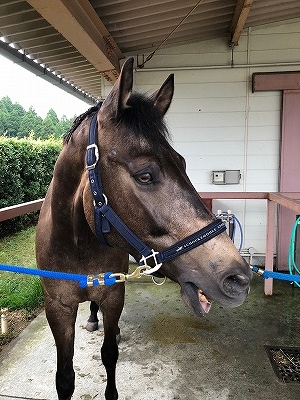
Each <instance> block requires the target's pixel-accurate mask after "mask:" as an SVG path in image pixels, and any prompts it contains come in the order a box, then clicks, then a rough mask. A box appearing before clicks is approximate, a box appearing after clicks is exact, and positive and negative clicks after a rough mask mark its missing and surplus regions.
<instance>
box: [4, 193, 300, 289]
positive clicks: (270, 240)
mask: <svg viewBox="0 0 300 400" xmlns="http://www.w3.org/2000/svg"><path fill="white" fill-rule="evenodd" d="M199 195H200V196H201V197H202V198H203V199H206V200H208V201H212V200H221V199H234V200H237V199H240V200H245V199H252V200H255V199H256V200H257V199H259V200H266V201H267V217H266V218H267V228H266V258H265V269H267V270H270V271H273V267H274V266H273V259H274V235H275V216H276V207H277V205H281V206H283V207H286V208H288V209H289V210H292V211H294V212H295V213H296V214H300V193H298V192H297V193H268V192H199ZM42 204H43V199H39V200H35V201H30V202H28V203H23V204H18V205H15V206H12V207H5V208H2V209H0V221H4V220H7V219H11V218H14V217H17V216H19V215H23V214H27V213H29V212H32V211H38V210H39V209H40V208H41V206H42ZM264 292H265V294H266V295H272V292H273V279H266V280H265V281H264Z"/></svg>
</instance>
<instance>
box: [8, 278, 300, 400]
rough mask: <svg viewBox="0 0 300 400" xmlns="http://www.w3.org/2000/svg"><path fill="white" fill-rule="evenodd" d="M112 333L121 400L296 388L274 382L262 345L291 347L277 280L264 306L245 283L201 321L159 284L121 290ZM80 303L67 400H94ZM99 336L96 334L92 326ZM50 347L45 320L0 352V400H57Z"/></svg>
mask: <svg viewBox="0 0 300 400" xmlns="http://www.w3.org/2000/svg"><path fill="white" fill-rule="evenodd" d="M126 289H127V294H126V305H125V309H124V311H123V314H122V318H121V322H120V328H121V333H122V341H121V343H120V357H119V362H118V365H117V386H118V390H119V398H120V399H122V400H151V399H153V400H161V399H164V400H175V399H179V400H250V399H251V400H254V399H255V400H271V399H272V400H277V399H280V400H281V399H282V400H283V399H285V400H296V399H300V383H282V382H281V381H279V380H278V378H277V376H276V375H275V373H274V371H273V368H272V366H271V364H270V361H269V359H268V357H267V354H266V351H265V349H264V345H272V346H276V345H278V346H282V347H288V346H300V289H297V288H295V289H294V288H293V287H292V286H291V285H290V284H289V283H286V282H279V281H276V282H275V285H274V295H273V296H272V297H265V296H264V294H263V280H262V279H261V278H260V277H254V279H253V284H252V289H251V293H250V295H249V297H248V299H247V301H246V302H245V303H244V305H242V306H241V307H238V308H236V309H226V308H223V307H221V306H219V305H217V304H213V307H212V309H211V311H210V313H209V314H208V315H207V316H206V317H205V318H204V319H201V320H199V319H197V318H196V317H194V316H193V315H192V314H190V313H189V311H188V310H187V309H186V307H185V306H184V305H183V303H182V301H181V299H180V295H179V288H178V286H177V285H176V284H173V283H170V282H167V283H166V284H165V285H164V286H161V287H158V286H155V285H153V284H152V283H145V282H142V283H132V282H131V283H127V287H126ZM88 307H89V304H88V303H85V304H83V305H81V307H80V312H79V314H78V320H77V331H76V332H77V337H76V352H75V359H74V364H75V370H76V390H75V394H74V396H73V399H74V400H79V399H80V400H82V399H83V400H91V399H103V398H104V395H103V393H104V388H105V379H106V378H105V371H104V367H103V365H102V363H101V358H100V344H101V342H102V338H103V335H102V332H101V329H100V330H99V331H97V332H93V333H90V332H88V331H86V330H85V329H84V325H85V323H86V319H87V317H88ZM100 328H101V327H100ZM54 375H55V346H54V341H53V338H52V336H51V333H50V330H49V328H48V325H47V323H46V320H45V316H44V313H42V314H41V315H40V316H39V317H37V318H36V319H35V320H34V321H33V322H32V323H31V324H30V325H29V327H28V328H27V329H26V330H25V331H24V332H23V333H22V334H21V335H20V336H19V337H18V338H17V339H16V340H15V341H14V342H12V343H11V345H10V346H9V347H8V349H6V350H5V351H3V352H2V353H1V358H0V382H1V385H0V399H1V400H2V399H7V400H12V399H13V400H14V399H35V400H41V399H43V400H53V399H56V392H55V388H54Z"/></svg>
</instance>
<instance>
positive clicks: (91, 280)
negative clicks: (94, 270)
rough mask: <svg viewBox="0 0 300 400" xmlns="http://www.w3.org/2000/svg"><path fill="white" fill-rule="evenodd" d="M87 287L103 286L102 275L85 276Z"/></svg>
mask: <svg viewBox="0 0 300 400" xmlns="http://www.w3.org/2000/svg"><path fill="white" fill-rule="evenodd" d="M86 285H87V286H89V287H90V286H102V285H104V274H92V275H88V276H87V281H86Z"/></svg>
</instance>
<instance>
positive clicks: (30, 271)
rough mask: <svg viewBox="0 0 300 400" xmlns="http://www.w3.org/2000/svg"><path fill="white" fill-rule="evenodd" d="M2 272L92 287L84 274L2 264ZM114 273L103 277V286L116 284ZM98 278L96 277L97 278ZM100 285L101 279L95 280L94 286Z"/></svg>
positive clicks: (0, 269)
mask: <svg viewBox="0 0 300 400" xmlns="http://www.w3.org/2000/svg"><path fill="white" fill-rule="evenodd" d="M0 271H7V272H15V273H18V274H26V275H35V276H39V277H41V278H51V279H61V280H65V281H74V282H78V283H79V286H80V287H81V288H86V287H87V286H91V284H88V282H90V279H89V276H88V275H82V274H71V273H67V272H56V271H48V270H44V269H34V268H27V267H20V266H17V265H6V264H0ZM111 274H112V272H106V273H105V274H104V276H103V284H104V285H106V286H111V285H113V284H114V283H115V282H116V277H110V275H111ZM95 277H96V276H95ZM98 285H100V283H99V279H94V280H93V284H92V286H98Z"/></svg>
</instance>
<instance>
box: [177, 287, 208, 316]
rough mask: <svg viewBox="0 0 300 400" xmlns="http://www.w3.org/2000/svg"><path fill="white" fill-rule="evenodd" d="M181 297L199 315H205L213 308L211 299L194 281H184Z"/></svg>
mask: <svg viewBox="0 0 300 400" xmlns="http://www.w3.org/2000/svg"><path fill="white" fill-rule="evenodd" d="M181 297H182V300H183V302H184V303H185V304H186V305H187V307H188V308H189V309H191V311H193V313H194V314H195V315H196V316H198V317H204V315H205V314H207V313H208V312H209V310H210V308H211V304H212V303H211V301H210V300H209V299H208V298H207V297H206V295H205V294H204V293H203V291H202V290H201V289H199V288H198V287H197V286H196V285H194V284H193V283H192V282H184V283H183V285H182V286H181Z"/></svg>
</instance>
